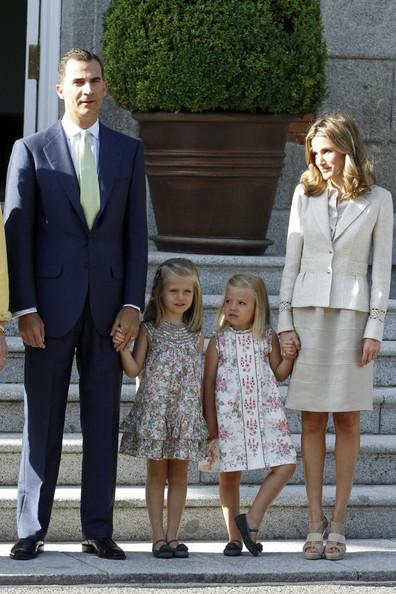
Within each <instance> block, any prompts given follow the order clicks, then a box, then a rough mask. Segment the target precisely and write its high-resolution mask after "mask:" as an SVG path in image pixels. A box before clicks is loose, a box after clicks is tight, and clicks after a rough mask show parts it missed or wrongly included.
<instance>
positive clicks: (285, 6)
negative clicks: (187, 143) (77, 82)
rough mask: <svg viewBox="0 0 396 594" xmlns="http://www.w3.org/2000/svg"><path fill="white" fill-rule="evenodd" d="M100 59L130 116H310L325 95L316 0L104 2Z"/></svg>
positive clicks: (116, 0) (148, 0)
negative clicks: (149, 113) (143, 113)
mask: <svg viewBox="0 0 396 594" xmlns="http://www.w3.org/2000/svg"><path fill="white" fill-rule="evenodd" d="M103 52H104V60H105V68H106V77H107V80H108V81H109V85H110V91H111V93H112V95H113V97H114V98H115V100H116V101H117V102H118V103H119V104H120V105H122V106H123V107H124V108H126V109H129V110H133V111H150V110H162V111H171V112H177V111H191V112H201V111H208V110H230V111H252V112H256V111H266V112H274V113H277V112H289V113H309V112H311V111H314V110H315V109H316V108H317V107H318V105H319V104H320V103H321V101H322V100H323V97H324V94H325V76H324V64H325V60H326V47H325V43H324V40H323V31H322V24H321V20H320V13H319V7H318V2H317V0H112V2H111V3H110V7H109V10H108V13H107V14H106V16H105V20H104V39H103Z"/></svg>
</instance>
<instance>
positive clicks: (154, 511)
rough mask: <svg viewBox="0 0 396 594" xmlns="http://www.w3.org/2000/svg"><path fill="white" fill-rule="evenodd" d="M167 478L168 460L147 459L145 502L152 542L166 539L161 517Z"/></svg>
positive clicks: (162, 515)
mask: <svg viewBox="0 0 396 594" xmlns="http://www.w3.org/2000/svg"><path fill="white" fill-rule="evenodd" d="M167 478H168V460H147V479H146V504H147V510H148V514H149V518H150V524H151V530H152V533H153V543H154V542H157V540H160V539H164V540H166V539H165V532H164V519H163V517H164V490H165V483H166V480H167ZM162 544H163V543H162ZM159 546H161V543H159V545H158V547H159Z"/></svg>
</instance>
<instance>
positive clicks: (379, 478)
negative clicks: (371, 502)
mask: <svg viewBox="0 0 396 594" xmlns="http://www.w3.org/2000/svg"><path fill="white" fill-rule="evenodd" d="M293 441H294V445H295V447H296V450H297V455H298V460H297V470H296V472H295V474H294V476H293V478H292V479H291V481H290V482H291V484H296V485H302V484H304V475H303V470H302V465H301V447H300V435H296V434H294V435H293ZM326 441H327V451H328V453H329V456H328V457H327V458H328V459H327V460H326V468H325V484H329V485H333V484H335V466H334V460H333V453H334V442H335V439H334V435H327V437H326ZM21 446H22V435H21V434H20V433H1V434H0V485H1V486H9V485H15V484H17V481H18V469H19V459H20V453H21ZM81 457H82V438H81V435H80V434H67V435H65V437H64V439H63V449H62V461H61V467H60V472H59V478H58V485H64V486H73V485H79V484H80V482H81ZM265 474H266V471H263V470H257V471H248V472H244V473H243V478H242V482H243V483H245V484H259V483H260V482H261V481H262V480H263V476H265ZM145 480H146V462H145V460H143V459H136V458H131V457H130V456H125V455H120V456H119V463H118V473H117V484H118V485H120V486H121V485H125V486H131V485H143V484H144V483H145ZM217 481H218V476H217V473H207V472H199V470H198V465H197V464H196V463H192V464H191V465H190V473H189V484H217ZM354 483H355V484H366V485H376V484H378V485H380V484H384V485H391V484H393V485H396V435H362V438H361V448H360V457H359V460H358V465H357V469H356V473H355V479H354Z"/></svg>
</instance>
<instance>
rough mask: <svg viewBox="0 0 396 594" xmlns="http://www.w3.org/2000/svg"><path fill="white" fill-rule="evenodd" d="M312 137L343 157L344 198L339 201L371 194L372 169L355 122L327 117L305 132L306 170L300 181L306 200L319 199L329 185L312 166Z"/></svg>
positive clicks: (338, 116)
mask: <svg viewBox="0 0 396 594" xmlns="http://www.w3.org/2000/svg"><path fill="white" fill-rule="evenodd" d="M315 136H324V137H326V138H327V139H328V140H329V143H330V144H331V145H332V147H333V148H334V149H335V150H336V151H338V152H339V153H342V154H343V155H345V165H344V169H343V172H342V178H343V190H344V191H343V195H342V197H341V198H343V199H349V198H357V197H358V196H360V195H361V194H363V193H364V192H367V191H368V190H370V188H371V186H372V185H373V184H374V183H375V177H374V172H373V165H372V163H371V161H370V160H369V159H368V157H367V155H366V151H365V148H364V145H363V142H362V139H361V136H360V132H359V130H358V127H357V125H356V123H355V121H354V120H353V119H352V118H351V117H350V116H348V115H347V114H344V113H330V114H325V115H323V116H322V117H320V118H318V119H317V120H316V122H314V123H313V124H312V126H311V127H310V129H309V130H308V134H307V136H306V138H305V161H306V163H307V165H308V169H307V170H306V171H304V173H303V174H302V176H301V178H300V183H301V185H302V186H303V188H304V192H305V194H306V195H307V196H318V195H319V194H321V193H322V192H324V191H325V190H326V189H327V187H328V185H327V181H325V180H324V179H323V177H322V174H321V173H320V171H319V169H318V168H317V167H316V165H315V156H314V154H313V152H312V140H313V138H314V137H315Z"/></svg>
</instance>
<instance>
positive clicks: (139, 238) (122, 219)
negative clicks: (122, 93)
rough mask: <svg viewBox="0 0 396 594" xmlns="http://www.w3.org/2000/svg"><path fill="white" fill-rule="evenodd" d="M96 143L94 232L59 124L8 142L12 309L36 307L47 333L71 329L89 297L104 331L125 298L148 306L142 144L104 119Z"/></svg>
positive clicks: (58, 333) (53, 334) (98, 325)
mask: <svg viewBox="0 0 396 594" xmlns="http://www.w3.org/2000/svg"><path fill="white" fill-rule="evenodd" d="M99 142H100V148H99V185H100V211H99V213H98V215H97V217H96V219H95V221H94V224H93V227H92V230H91V231H90V230H89V229H88V227H87V224H86V221H85V217H84V213H83V210H82V208H81V204H80V187H79V182H78V179H77V176H76V173H75V169H74V166H73V162H72V159H71V156H70V151H69V148H68V144H67V139H66V136H65V133H64V131H63V127H62V125H61V122H57V123H56V124H55V125H53V126H51V127H50V128H48V129H46V130H44V131H42V132H38V133H37V134H34V135H32V136H30V137H27V138H24V139H22V140H18V141H17V142H16V143H15V145H14V148H13V152H12V156H11V160H10V164H9V169H8V176H7V190H6V205H5V221H6V222H5V228H6V238H7V250H8V260H9V274H10V307H11V311H13V312H15V311H20V310H23V309H27V308H31V307H36V308H37V311H38V313H39V315H40V316H41V317H42V319H43V321H44V324H45V334H46V336H47V337H59V336H64V335H65V334H66V333H67V332H69V330H71V328H72V327H73V326H74V324H75V323H76V322H77V320H78V319H79V317H80V315H81V313H82V311H83V308H84V306H85V303H86V301H87V297H88V298H89V303H90V307H91V312H92V316H93V320H94V324H95V326H96V328H97V330H98V332H99V333H100V334H102V335H108V334H109V332H110V329H111V326H112V323H113V321H114V318H115V316H116V315H117V313H118V311H119V310H120V308H121V307H122V305H123V304H126V303H129V304H134V305H137V306H139V307H140V308H142V309H143V307H144V294H145V283H146V272H147V224H146V199H145V178H144V163H143V145H142V143H141V142H140V141H138V140H135V139H133V138H130V137H128V136H126V135H124V134H120V133H118V132H115V131H114V130H111V129H109V128H107V127H106V126H104V125H102V124H100V131H99Z"/></svg>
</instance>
